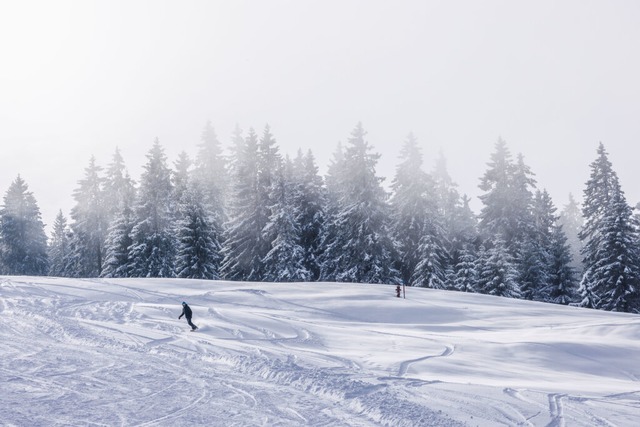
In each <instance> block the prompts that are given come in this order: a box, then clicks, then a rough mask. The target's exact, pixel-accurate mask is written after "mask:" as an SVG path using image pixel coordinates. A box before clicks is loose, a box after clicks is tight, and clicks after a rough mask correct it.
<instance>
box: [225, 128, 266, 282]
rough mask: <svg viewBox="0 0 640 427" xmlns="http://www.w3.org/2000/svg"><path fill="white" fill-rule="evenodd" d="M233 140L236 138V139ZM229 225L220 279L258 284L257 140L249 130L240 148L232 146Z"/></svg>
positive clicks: (260, 225) (261, 255) (260, 256)
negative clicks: (256, 282)
mask: <svg viewBox="0 0 640 427" xmlns="http://www.w3.org/2000/svg"><path fill="white" fill-rule="evenodd" d="M236 136H237V135H236ZM231 165H232V168H231V171H232V173H233V175H232V178H233V179H232V181H231V182H232V185H231V190H232V191H231V198H230V202H229V212H230V215H229V218H230V220H229V222H228V223H227V226H226V227H225V239H224V244H223V249H222V253H223V256H224V260H223V262H222V267H221V275H222V277H224V278H226V279H228V280H254V281H259V280H261V276H262V259H263V258H264V256H265V255H266V253H267V252H268V251H264V252H262V248H263V247H264V243H263V240H262V231H263V228H264V225H265V224H264V223H261V222H260V221H258V212H262V208H261V207H259V206H258V204H259V199H258V137H257V135H256V134H255V132H254V130H253V129H250V130H249V135H248V136H247V137H246V138H245V139H244V140H243V142H242V144H240V141H239V140H237V139H236V140H235V142H234V156H233V157H232V159H231Z"/></svg>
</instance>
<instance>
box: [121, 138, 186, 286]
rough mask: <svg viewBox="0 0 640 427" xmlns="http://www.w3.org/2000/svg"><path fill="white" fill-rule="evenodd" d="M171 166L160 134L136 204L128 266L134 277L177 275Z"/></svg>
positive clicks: (150, 156)
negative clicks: (175, 267)
mask: <svg viewBox="0 0 640 427" xmlns="http://www.w3.org/2000/svg"><path fill="white" fill-rule="evenodd" d="M171 194H172V187H171V170H170V169H169V167H168V166H167V158H166V156H165V154H164V149H163V148H162V146H161V145H160V142H159V141H158V138H156V139H155V141H154V143H153V146H152V148H151V150H149V153H148V154H147V163H146V164H145V166H144V172H143V173H142V176H141V179H140V189H139V192H138V195H137V200H136V205H135V208H134V224H135V225H134V226H133V229H132V230H131V238H132V243H131V245H130V247H129V259H130V261H131V264H130V267H129V268H128V271H129V274H130V275H131V276H132V277H174V276H175V273H174V269H173V261H174V259H173V257H174V254H175V252H174V250H175V241H174V237H173V235H172V231H173V213H172V212H171Z"/></svg>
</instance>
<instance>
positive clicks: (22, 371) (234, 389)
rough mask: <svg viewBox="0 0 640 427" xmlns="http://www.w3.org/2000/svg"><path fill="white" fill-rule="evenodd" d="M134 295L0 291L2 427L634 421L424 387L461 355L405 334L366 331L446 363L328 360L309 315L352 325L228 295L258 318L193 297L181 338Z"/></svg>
mask: <svg viewBox="0 0 640 427" xmlns="http://www.w3.org/2000/svg"><path fill="white" fill-rule="evenodd" d="M74 280H75V279H74ZM69 283H71V284H69ZM74 283H75V285H74ZM130 283H131V282H127V283H119V282H116V281H110V280H82V281H80V280H76V281H72V280H70V281H69V282H66V281H65V280H62V279H49V280H44V279H43V280H42V281H40V282H35V283H34V282H32V281H31V280H22V279H18V278H16V279H13V278H10V279H5V278H3V279H2V280H1V281H0V292H2V296H3V298H0V354H2V355H3V356H4V357H3V360H2V361H0V383H2V384H3V389H4V391H0V415H1V416H2V419H3V421H2V423H7V424H6V425H36V426H37V425H53V426H63V425H100V426H112V425H121V426H140V427H142V426H163V425H224V426H246V425H268V426H274V425H278V426H298V425H314V426H322V425H327V426H329V425H341V426H354V427H360V426H372V425H375V426H378V425H379V426H399V427H402V426H422V425H430V426H447V427H455V426H457V425H470V426H472V425H478V426H494V425H504V426H515V425H521V426H548V427H565V426H572V425H585V426H586V425H601V426H625V425H629V426H631V425H633V424H631V423H627V421H628V420H629V419H631V415H630V414H636V415H638V414H640V391H633V392H624V393H617V394H610V395H604V396H577V395H572V394H569V393H564V392H544V391H542V390H531V389H527V388H512V387H502V388H500V387H490V386H483V385H470V384H460V383H446V382H442V381H440V380H439V379H437V377H438V373H437V371H434V372H431V373H430V375H429V376H430V377H431V378H433V379H430V380H426V379H424V378H422V377H421V376H420V375H414V371H415V372H416V373H417V372H420V371H424V370H426V371H429V369H430V368H429V366H430V364H431V362H435V361H437V360H438V359H441V358H447V357H455V356H456V355H457V351H456V348H457V345H456V344H455V343H454V342H451V341H446V342H443V338H442V337H441V338H440V339H439V341H437V339H436V338H434V337H435V335H430V336H419V335H415V336H413V335H411V334H407V333H406V331H408V330H407V329H405V330H404V331H405V332H398V333H393V332H384V331H379V330H377V329H372V328H367V329H364V330H363V331H364V332H366V333H367V334H369V335H381V336H382V335H386V336H387V338H385V339H393V338H396V339H405V340H406V339H414V340H418V341H419V340H426V341H428V342H430V346H431V345H434V344H435V343H437V342H439V343H440V345H444V349H443V350H442V351H441V352H439V353H437V354H428V355H424V356H421V357H417V358H412V359H406V360H403V361H401V362H400V363H399V365H398V364H397V363H395V364H393V363H391V364H389V365H388V366H378V365H372V364H371V363H363V361H362V360H359V359H356V358H353V357H350V356H345V355H339V354H333V353H332V351H331V347H330V346H329V345H328V343H327V342H325V336H324V334H323V329H322V328H323V326H322V322H321V321H320V322H319V321H316V320H306V319H305V314H310V315H312V316H311V318H313V319H318V318H330V319H333V320H332V323H331V327H332V328H341V326H340V325H334V324H333V323H335V322H336V320H335V319H339V320H340V321H344V322H346V323H349V322H357V321H358V320H357V317H355V316H353V317H352V316H350V315H346V314H344V313H339V312H337V311H334V310H327V309H318V308H314V307H312V306H310V305H304V304H298V303H295V302H288V301H286V300H283V299H282V298H276V297H274V295H272V294H271V293H270V292H267V291H263V290H260V289H252V288H244V289H237V290H236V292H241V293H243V294H246V295H247V296H248V297H249V298H250V299H248V300H247V301H255V302H257V303H256V305H251V304H250V303H238V304H230V303H229V302H226V300H223V301H220V295H215V294H214V293H211V292H210V291H203V292H201V293H200V294H199V296H198V294H194V295H196V296H195V297H194V298H191V299H195V300H197V301H200V303H198V304H194V305H193V306H192V308H194V309H195V321H196V323H197V324H198V322H200V324H201V325H202V329H201V331H198V332H197V333H195V334H189V333H187V328H186V327H185V324H184V323H183V322H184V321H178V319H177V314H179V311H180V308H179V302H176V301H179V300H180V299H181V297H178V296H177V295H174V294H173V293H170V292H162V291H161V290H154V289H147V288H145V287H143V286H139V287H135V286H133V285H131V284H130ZM84 285H86V286H87V288H84V287H83V286H84ZM152 286H153V285H152V284H151V285H149V287H152ZM227 292H230V291H228V290H227ZM208 301H212V303H213V307H206V304H207V302H208ZM396 346H397V344H396V343H395V342H393V346H392V347H391V348H395V347H396ZM423 354H424V353H423ZM394 366H395V368H394ZM394 371H395V376H394V374H393V372H394ZM410 372H411V375H409V373H410ZM625 374H626V377H627V378H629V379H630V380H632V381H637V375H638V374H637V373H634V372H625ZM25 401H28V402H30V404H29V405H24V404H23V403H24V402H25ZM2 407H4V408H11V410H3V409H1V408H2ZM451 408H456V412H455V413H453V414H450V413H448V412H447V410H450V409H451ZM616 408H618V411H620V410H622V412H621V414H617V412H618V411H616ZM614 415H615V416H616V417H617V418H616V419H614V418H612V417H613V416H614Z"/></svg>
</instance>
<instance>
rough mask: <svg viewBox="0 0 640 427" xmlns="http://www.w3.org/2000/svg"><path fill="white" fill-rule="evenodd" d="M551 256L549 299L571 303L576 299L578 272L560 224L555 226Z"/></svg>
mask: <svg viewBox="0 0 640 427" xmlns="http://www.w3.org/2000/svg"><path fill="white" fill-rule="evenodd" d="M549 258H550V261H549V288H548V301H549V302H552V303H555V304H564V305H568V304H571V303H572V302H574V301H575V299H576V290H577V283H576V273H575V270H574V268H573V266H572V259H571V247H570V246H569V244H568V243H567V237H566V235H565V233H564V231H563V229H562V225H560V224H557V225H554V226H553V232H552V234H551V250H550V253H549Z"/></svg>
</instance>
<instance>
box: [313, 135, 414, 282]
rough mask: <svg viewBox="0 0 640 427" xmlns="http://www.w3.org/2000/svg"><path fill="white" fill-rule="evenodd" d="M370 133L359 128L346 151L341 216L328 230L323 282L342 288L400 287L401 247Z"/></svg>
mask: <svg viewBox="0 0 640 427" xmlns="http://www.w3.org/2000/svg"><path fill="white" fill-rule="evenodd" d="M365 135H366V132H365V131H364V129H363V128H362V124H358V125H357V126H356V128H355V129H354V131H353V132H352V134H351V138H350V139H349V145H348V147H347V149H346V151H345V159H344V170H348V171H349V174H341V175H342V176H343V177H344V181H343V183H342V187H343V190H342V191H340V193H339V194H338V197H339V199H337V212H335V213H334V216H333V217H332V218H331V222H330V223H329V224H328V228H329V231H328V236H331V239H332V240H330V241H328V242H327V246H326V250H325V252H324V254H323V257H322V261H323V263H322V267H321V277H323V278H324V280H330V279H329V278H333V277H335V280H337V281H342V282H360V283H388V284H396V283H400V282H401V280H402V279H401V277H400V273H399V272H398V271H397V270H396V269H395V268H394V266H393V265H394V263H395V261H396V247H395V246H394V243H393V241H392V239H391V237H390V230H389V205H388V203H387V198H388V196H387V194H386V192H385V191H384V189H383V188H382V186H381V182H382V178H379V177H377V176H376V173H375V166H376V164H377V162H378V159H379V155H378V154H372V153H371V152H370V151H371V146H370V145H369V143H368V142H366V141H365V139H364V137H365ZM333 268H335V271H332V269H333Z"/></svg>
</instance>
